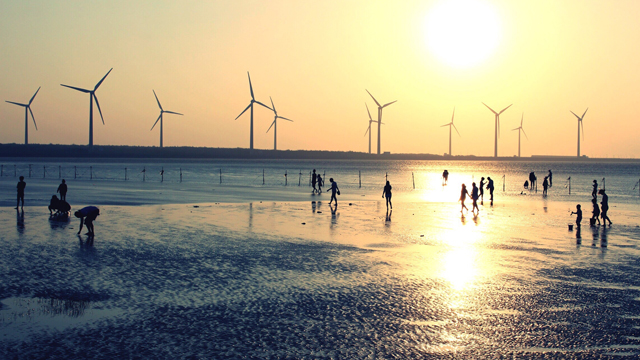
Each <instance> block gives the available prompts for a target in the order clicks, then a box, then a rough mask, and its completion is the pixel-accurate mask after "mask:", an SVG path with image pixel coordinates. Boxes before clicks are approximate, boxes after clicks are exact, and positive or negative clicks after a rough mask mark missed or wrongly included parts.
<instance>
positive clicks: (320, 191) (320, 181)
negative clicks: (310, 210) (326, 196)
mask: <svg viewBox="0 0 640 360" xmlns="http://www.w3.org/2000/svg"><path fill="white" fill-rule="evenodd" d="M317 180H318V194H322V184H323V183H322V181H323V180H322V176H320V174H318V176H317Z"/></svg>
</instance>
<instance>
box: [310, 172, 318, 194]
mask: <svg viewBox="0 0 640 360" xmlns="http://www.w3.org/2000/svg"><path fill="white" fill-rule="evenodd" d="M317 181H318V175H316V169H313V174H311V186H312V187H313V193H314V194H315V193H316V191H317V189H316V182H317Z"/></svg>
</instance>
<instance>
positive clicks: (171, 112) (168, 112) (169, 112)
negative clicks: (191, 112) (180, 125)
mask: <svg viewBox="0 0 640 360" xmlns="http://www.w3.org/2000/svg"><path fill="white" fill-rule="evenodd" d="M163 112H166V113H167V114H175V115H183V114H180V113H177V112H173V111H166V110H165V111H163Z"/></svg>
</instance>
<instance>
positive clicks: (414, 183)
mask: <svg viewBox="0 0 640 360" xmlns="http://www.w3.org/2000/svg"><path fill="white" fill-rule="evenodd" d="M411 181H413V190H415V189H416V178H415V177H413V171H412V172H411Z"/></svg>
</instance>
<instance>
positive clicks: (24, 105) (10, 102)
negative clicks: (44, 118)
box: [5, 100, 29, 107]
mask: <svg viewBox="0 0 640 360" xmlns="http://www.w3.org/2000/svg"><path fill="white" fill-rule="evenodd" d="M5 102H8V103H9V104H14V105H19V106H22V107H27V106H29V105H27V104H20V103H17V102H13V101H9V100H5Z"/></svg>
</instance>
